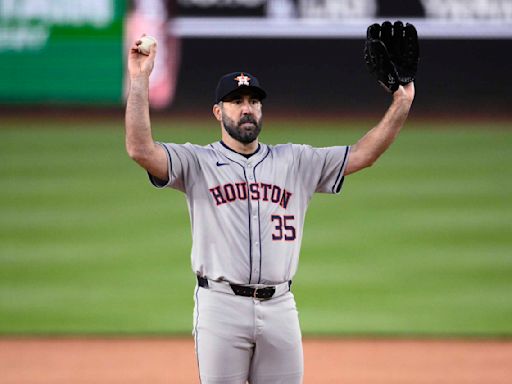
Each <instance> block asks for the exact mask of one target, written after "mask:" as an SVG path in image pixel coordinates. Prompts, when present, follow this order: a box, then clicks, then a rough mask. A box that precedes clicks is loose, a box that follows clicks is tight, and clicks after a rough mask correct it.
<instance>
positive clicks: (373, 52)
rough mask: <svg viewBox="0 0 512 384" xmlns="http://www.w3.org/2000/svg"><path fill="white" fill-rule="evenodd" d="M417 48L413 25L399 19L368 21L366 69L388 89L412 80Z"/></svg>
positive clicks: (418, 50) (418, 51)
mask: <svg viewBox="0 0 512 384" xmlns="http://www.w3.org/2000/svg"><path fill="white" fill-rule="evenodd" d="M419 56H420V49H419V45H418V33H417V32H416V28H415V27H414V25H412V24H409V23H407V24H406V25H405V27H404V25H403V23H402V22H401V21H395V23H394V24H391V23H390V22H389V21H385V22H384V23H382V25H379V24H372V25H370V26H369V27H368V30H367V32H366V43H365V45H364V60H365V61H366V66H367V67H368V70H369V71H370V73H373V74H374V75H375V76H376V77H377V81H378V82H379V83H380V84H381V85H382V86H383V87H384V88H385V89H386V90H387V91H388V92H391V93H393V92H395V91H396V90H397V89H398V86H399V85H400V84H401V85H405V84H407V83H410V82H411V81H414V76H416V71H417V69H418V61H419Z"/></svg>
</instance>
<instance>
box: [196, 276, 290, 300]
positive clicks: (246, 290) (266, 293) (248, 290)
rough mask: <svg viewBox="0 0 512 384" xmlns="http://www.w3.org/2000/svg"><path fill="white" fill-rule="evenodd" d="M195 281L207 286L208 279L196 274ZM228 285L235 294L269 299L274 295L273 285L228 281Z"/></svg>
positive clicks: (204, 286)
mask: <svg viewBox="0 0 512 384" xmlns="http://www.w3.org/2000/svg"><path fill="white" fill-rule="evenodd" d="M197 283H198V285H199V286H200V287H202V288H209V287H208V279H206V278H204V277H201V276H197ZM291 284H292V282H291V281H289V282H288V287H290V286H291ZM229 286H230V287H231V289H232V290H233V293H234V294H235V295H237V296H246V297H254V298H256V299H270V298H271V297H272V296H274V293H275V292H276V288H275V287H272V286H270V287H262V288H254V287H248V286H245V285H238V284H231V283H229Z"/></svg>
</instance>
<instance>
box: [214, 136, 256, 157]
mask: <svg viewBox="0 0 512 384" xmlns="http://www.w3.org/2000/svg"><path fill="white" fill-rule="evenodd" d="M219 143H220V144H221V145H222V146H223V147H224V148H226V149H229V150H230V151H231V152H234V153H236V154H237V155H240V156H243V157H245V158H246V159H250V158H251V157H252V156H254V155H255V154H257V153H258V152H259V151H260V149H261V144H260V143H258V148H257V149H256V150H255V151H254V152H253V153H250V154H248V155H246V154H245V153H240V152H237V151H235V150H234V149H233V148H230V147H229V146H228V145H227V144H226V143H225V142H224V141H222V140H220V141H219Z"/></svg>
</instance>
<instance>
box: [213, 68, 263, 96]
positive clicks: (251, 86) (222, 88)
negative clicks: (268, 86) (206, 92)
mask: <svg viewBox="0 0 512 384" xmlns="http://www.w3.org/2000/svg"><path fill="white" fill-rule="evenodd" d="M242 90H249V91H251V92H253V93H254V94H255V95H256V97H257V98H259V99H260V100H263V99H264V98H265V97H266V96H267V93H266V92H265V91H264V90H263V88H261V86H260V82H259V81H258V79H257V78H256V76H253V75H251V74H250V73H248V72H231V73H228V74H227V75H224V76H222V77H221V78H220V80H219V83H218V84H217V88H216V89H215V103H218V102H220V101H222V100H224V99H225V98H226V97H228V96H233V95H235V94H236V93H237V92H240V91H242Z"/></svg>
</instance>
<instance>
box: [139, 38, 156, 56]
mask: <svg viewBox="0 0 512 384" xmlns="http://www.w3.org/2000/svg"><path fill="white" fill-rule="evenodd" d="M140 41H141V43H140V44H139V53H142V54H143V55H146V56H149V50H150V48H151V46H152V45H155V44H156V39H155V38H154V37H153V36H142V37H141V38H140Z"/></svg>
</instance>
